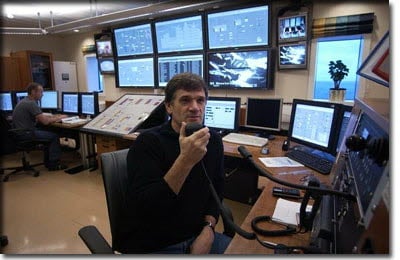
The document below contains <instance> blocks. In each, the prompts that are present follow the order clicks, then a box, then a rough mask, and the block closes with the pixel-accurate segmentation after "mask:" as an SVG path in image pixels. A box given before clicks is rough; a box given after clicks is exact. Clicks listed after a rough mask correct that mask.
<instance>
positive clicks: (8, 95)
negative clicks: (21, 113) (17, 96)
mask: <svg viewBox="0 0 400 260" xmlns="http://www.w3.org/2000/svg"><path fill="white" fill-rule="evenodd" d="M13 109H14V104H13V97H12V92H11V91H9V92H0V110H1V111H4V112H12V111H13Z"/></svg>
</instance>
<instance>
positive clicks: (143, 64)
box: [116, 58, 154, 88]
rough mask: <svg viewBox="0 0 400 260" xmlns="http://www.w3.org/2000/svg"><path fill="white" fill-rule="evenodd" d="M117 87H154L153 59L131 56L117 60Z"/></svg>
mask: <svg viewBox="0 0 400 260" xmlns="http://www.w3.org/2000/svg"><path fill="white" fill-rule="evenodd" d="M117 70H118V72H117V75H116V76H117V77H116V80H117V86H118V87H121V88H123V87H147V88H149V87H150V88H154V59H153V58H133V59H123V60H122V59H121V60H118V65H117Z"/></svg>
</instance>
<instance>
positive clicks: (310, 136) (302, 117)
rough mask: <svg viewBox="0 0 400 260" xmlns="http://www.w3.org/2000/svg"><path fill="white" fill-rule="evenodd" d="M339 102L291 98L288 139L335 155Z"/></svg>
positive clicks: (339, 111) (339, 110)
mask: <svg viewBox="0 0 400 260" xmlns="http://www.w3.org/2000/svg"><path fill="white" fill-rule="evenodd" d="M341 106H342V105H341V104H339V103H330V102H323V101H314V100H303V99H293V104H292V112H291V117H290V123H289V130H288V139H289V141H294V142H296V143H298V144H299V145H304V146H306V147H309V148H313V149H317V150H320V151H322V152H326V153H329V154H331V155H336V149H337V145H336V144H337V134H338V131H339V130H337V126H338V125H339V124H340V122H341V121H340V117H341V115H340V113H341Z"/></svg>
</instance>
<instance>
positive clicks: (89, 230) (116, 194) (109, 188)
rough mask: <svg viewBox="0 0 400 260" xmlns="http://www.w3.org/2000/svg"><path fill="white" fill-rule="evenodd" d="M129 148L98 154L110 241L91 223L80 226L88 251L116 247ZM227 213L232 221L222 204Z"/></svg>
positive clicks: (110, 251)
mask: <svg viewBox="0 0 400 260" xmlns="http://www.w3.org/2000/svg"><path fill="white" fill-rule="evenodd" d="M128 150H129V149H124V150H119V151H114V152H109V153H103V154H101V156H100V159H101V167H102V175H103V183H104V189H105V193H106V200H107V208H108V217H109V220H110V228H111V237H112V243H111V245H112V246H110V244H109V243H108V242H107V241H106V240H105V238H104V237H103V236H102V234H101V233H100V232H99V230H98V229H97V228H96V227H95V226H92V225H89V226H85V227H82V228H81V229H80V230H79V232H78V234H79V236H80V237H81V239H82V240H83V241H84V243H85V244H86V246H87V247H88V248H89V250H90V252H91V253H93V254H113V253H114V251H115V248H118V238H119V237H120V233H121V231H123V230H124V226H123V225H122V223H121V222H120V221H119V219H120V215H121V212H123V210H124V209H125V208H126V207H125V205H126V198H125V194H124V192H122V191H124V190H126V185H127V181H126V179H127V165H126V157H127V154H128ZM224 207H225V209H226V211H227V212H228V213H229V214H228V217H229V218H230V219H231V221H233V216H232V213H231V211H230V210H229V208H227V207H226V206H225V205H224ZM223 224H224V234H225V235H227V236H230V237H233V236H234V234H235V231H234V230H233V229H232V228H231V227H230V226H228V225H227V224H226V221H224V222H223Z"/></svg>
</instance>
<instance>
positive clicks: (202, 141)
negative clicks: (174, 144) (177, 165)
mask: <svg viewBox="0 0 400 260" xmlns="http://www.w3.org/2000/svg"><path fill="white" fill-rule="evenodd" d="M186 125H187V124H186V123H185V122H182V125H181V129H180V135H179V144H180V148H181V156H182V157H183V158H184V159H185V161H187V162H188V163H190V164H192V165H195V164H196V163H198V162H199V161H200V160H201V159H202V158H203V157H204V155H205V154H206V153H207V144H208V141H209V139H210V133H209V129H208V127H203V128H202V129H200V130H198V131H196V132H194V133H193V134H192V135H190V136H186V133H185V129H186Z"/></svg>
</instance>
